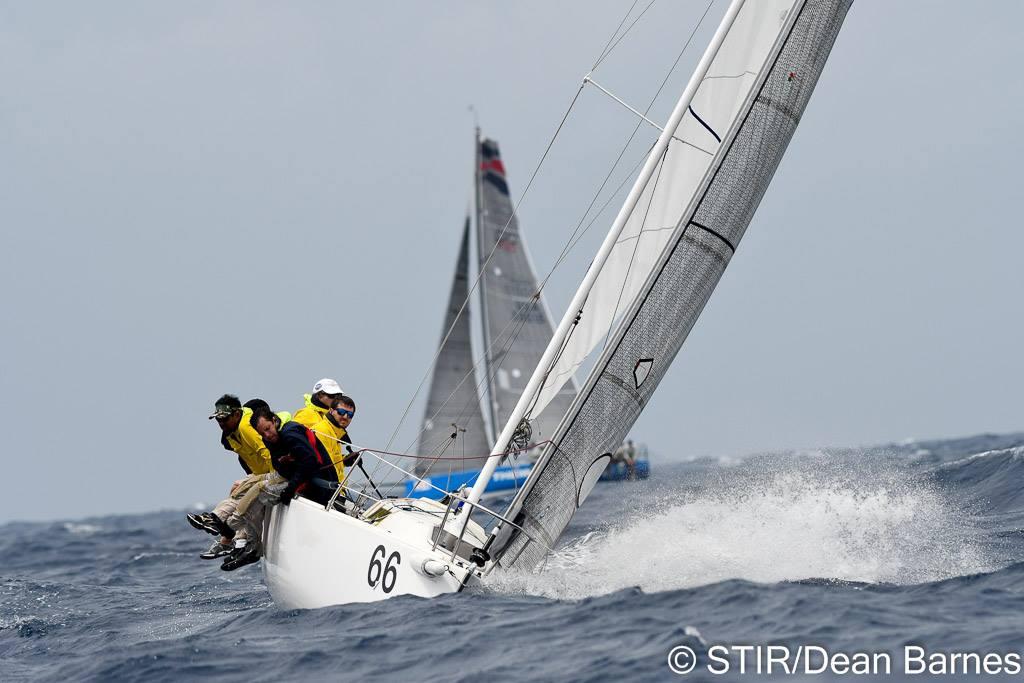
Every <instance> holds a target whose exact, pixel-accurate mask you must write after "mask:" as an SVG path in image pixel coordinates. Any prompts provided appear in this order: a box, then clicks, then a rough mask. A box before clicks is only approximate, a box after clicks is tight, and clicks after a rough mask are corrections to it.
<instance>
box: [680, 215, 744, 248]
mask: <svg viewBox="0 0 1024 683" xmlns="http://www.w3.org/2000/svg"><path fill="white" fill-rule="evenodd" d="M689 225H693V226H696V227H698V228H700V229H701V230H703V231H704V232H706V233H708V234H709V235H714V236H715V237H717V238H718V239H720V240H721V241H722V242H723V243H724V244H725V246H727V247H729V251H730V252H732V253H733V254H735V253H736V246H735V245H734V244H733V243H732V242H730V241H729V240H728V239H727V238H726V236H725V235H723V234H722V233H720V232H718V231H717V230H714V229H712V228H709V227H708V226H706V225H701V224H700V223H698V222H697V221H690V223H689ZM684 232H685V231H684Z"/></svg>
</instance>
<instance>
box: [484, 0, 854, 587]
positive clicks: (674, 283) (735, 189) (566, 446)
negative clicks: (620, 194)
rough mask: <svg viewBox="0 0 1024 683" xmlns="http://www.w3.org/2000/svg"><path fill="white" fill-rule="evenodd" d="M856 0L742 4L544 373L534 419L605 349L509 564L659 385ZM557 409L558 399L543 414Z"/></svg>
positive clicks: (536, 488) (504, 561)
mask: <svg viewBox="0 0 1024 683" xmlns="http://www.w3.org/2000/svg"><path fill="white" fill-rule="evenodd" d="M851 2H852V0H807V1H806V2H802V1H800V0H797V1H795V2H794V1H791V0H787V1H779V0H756V1H751V2H747V3H746V4H745V5H743V7H742V8H741V9H740V11H739V13H738V14H737V15H736V19H735V21H734V23H733V25H732V28H731V29H730V31H729V33H728V34H727V35H726V36H725V39H724V41H723V42H722V45H721V47H720V48H719V50H718V52H717V54H716V55H715V57H714V59H713V60H712V62H711V65H710V68H709V69H708V71H707V73H706V75H705V76H704V78H703V79H702V80H701V83H700V86H699V88H698V90H697V91H696V93H695V95H694V97H693V99H692V100H691V104H690V109H689V111H688V112H687V114H686V115H685V116H684V117H683V119H682V121H681V123H680V125H679V126H678V127H677V128H676V130H675V131H673V139H672V140H671V142H670V144H669V146H668V148H667V150H665V152H664V156H663V157H662V158H661V159H660V162H659V165H658V168H657V170H656V172H655V173H654V174H653V176H651V179H650V181H648V183H647V186H646V187H645V188H644V191H643V194H642V195H641V198H640V201H639V202H637V204H636V206H635V209H634V210H633V213H632V215H631V216H630V217H629V219H628V222H627V224H626V229H625V230H624V231H623V233H622V237H621V239H620V240H619V241H618V243H617V244H616V247H615V251H614V252H613V253H612V256H611V257H610V258H609V260H608V261H607V262H606V264H605V266H604V269H603V270H602V271H601V273H600V274H599V276H598V280H597V281H596V284H595V287H594V289H593V290H592V291H591V294H590V296H589V298H588V299H587V301H586V303H585V305H584V308H583V311H582V316H581V317H580V322H579V323H578V324H577V325H576V327H575V329H573V330H572V332H571V334H570V337H569V342H568V344H567V346H566V348H565V351H564V352H563V353H562V354H561V356H560V357H559V358H558V360H557V362H556V364H555V365H553V367H552V372H551V374H550V375H549V377H548V378H547V379H546V381H545V384H544V387H543V389H542V391H543V392H545V393H543V394H542V395H541V401H539V402H538V404H537V407H536V408H535V409H534V411H533V413H534V415H533V416H532V418H531V419H537V413H538V412H539V410H541V409H542V408H544V403H545V401H549V399H550V397H551V396H552V394H553V393H554V392H556V391H557V389H558V388H559V384H560V383H562V382H564V381H566V380H567V379H568V378H569V377H571V375H572V372H574V371H575V369H576V368H578V367H579V366H580V364H581V363H582V362H583V361H584V360H585V359H586V357H587V356H588V354H589V353H590V352H591V351H592V350H595V349H597V348H598V347H600V356H599V357H598V358H597V360H596V362H595V364H594V367H593V370H592V371H591V373H590V375H589V377H588V379H587V381H586V382H585V384H584V386H583V389H582V390H581V391H580V392H579V395H578V396H577V398H576V400H575V401H574V402H573V404H572V406H571V407H570V409H569V410H568V412H567V413H565V417H564V419H563V420H562V421H561V422H560V424H559V426H558V427H557V428H556V430H555V435H554V437H553V443H552V444H551V445H549V446H548V447H547V448H546V449H545V450H544V453H543V454H542V456H541V458H540V460H539V461H538V463H537V465H536V466H535V467H534V470H533V472H532V474H531V476H530V478H529V480H528V481H527V482H526V484H525V486H524V487H523V489H522V490H521V491H520V493H519V495H518V496H517V497H516V498H515V500H514V501H513V503H512V505H511V506H510V508H509V511H508V512H507V513H506V517H511V518H514V519H515V521H516V523H517V524H519V525H521V526H522V527H523V528H524V529H525V530H526V532H527V533H526V534H524V533H522V532H520V531H518V530H515V529H512V528H511V527H506V528H504V529H502V528H500V527H499V528H498V529H497V535H496V537H495V540H494V542H493V543H492V545H491V555H492V557H494V558H495V559H496V560H497V562H498V563H499V564H500V565H501V566H505V567H520V568H531V567H533V566H535V565H536V564H537V563H538V562H539V561H540V560H541V559H542V558H543V556H544V554H545V552H546V549H545V547H544V546H545V545H546V546H552V545H553V544H554V542H555V541H556V540H557V538H558V536H559V535H560V534H561V533H562V531H563V530H564V528H565V527H566V525H567V524H568V523H569V520H570V519H571V517H572V515H573V514H574V513H575V511H576V509H577V507H578V506H579V505H581V504H582V502H583V501H584V499H585V498H586V497H587V495H588V494H589V493H590V490H591V489H592V488H593V486H594V484H595V483H596V481H597V478H598V477H599V476H600V473H601V471H602V470H603V469H604V467H605V465H606V464H607V462H608V458H609V454H610V453H611V452H612V451H613V450H614V449H615V447H616V446H618V445H619V444H620V443H621V442H622V439H623V438H624V437H625V436H626V434H627V433H628V431H629V429H630V428H631V427H632V425H633V423H634V422H635V421H636V418H637V417H638V416H639V414H640V411H641V410H642V409H643V407H644V406H645V405H646V403H647V402H648V400H649V399H650V397H651V395H652V394H653V392H654V390H655V388H657V386H658V384H659V383H660V381H661V379H662V377H663V376H664V374H665V372H666V370H667V369H668V366H669V364H670V363H671V362H672V360H673V359H674V357H675V356H676V353H677V352H678V351H679V348H680V346H681V345H682V343H683V341H684V340H685V339H686V336H687V335H688V334H689V331H690V329H691V328H692V326H693V324H694V322H695V321H696V319H697V317H698V316H699V315H700V312H701V311H702V310H703V308H704V305H705V304H706V303H707V301H708V298H709V297H710V296H711V292H712V291H713V290H714V288H715V286H716V285H717V283H718V280H719V278H720V277H721V275H722V273H723V272H724V270H725V267H726V266H727V265H728V263H729V261H730V259H731V258H732V255H733V252H734V251H735V249H736V246H737V245H738V243H739V241H740V239H741V238H742V236H743V233H744V232H745V230H746V228H747V226H748V224H749V223H750V220H751V218H752V216H753V213H754V211H755V209H756V208H757V205H758V204H759V203H760V200H761V197H762V196H763V194H764V192H765V190H766V189H767V187H768V184H769V182H770V180H771V178H772V175H773V174H774V172H775V169H776V168H777V166H778V164H779V161H780V160H781V158H782V154H783V152H784V151H785V149H786V147H787V145H788V144H789V141H790V139H791V137H792V135H793V132H794V130H795V129H796V126H797V124H798V122H799V120H800V117H801V115H802V113H803V111H804V108H805V106H806V104H807V101H808V99H809V97H810V95H811V92H812V91H813V89H814V86H815V84H816V83H817V80H818V77H819V75H820V74H821V71H822V69H823V67H824V65H825V61H826V59H827V57H828V54H829V52H830V50H831V48H832V45H833V43H834V41H835V38H836V35H837V34H838V32H839V29H840V27H841V25H842V22H843V20H844V18H845V16H846V12H847V10H848V9H849V6H850V4H851ZM655 153H658V152H655ZM612 330H614V331H612ZM602 341H605V342H606V343H605V344H604V345H603V346H601V342H602ZM555 412H560V411H558V410H555V409H554V406H553V405H551V404H550V403H548V405H547V410H545V411H544V413H555ZM531 539H533V540H531ZM538 541H539V543H538Z"/></svg>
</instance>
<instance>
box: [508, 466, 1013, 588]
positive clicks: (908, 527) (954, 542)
mask: <svg viewBox="0 0 1024 683" xmlns="http://www.w3.org/2000/svg"><path fill="white" fill-rule="evenodd" d="M773 466H774V467H775V469H776V471H765V468H760V469H755V470H748V471H746V472H745V473H744V475H743V476H739V477H734V478H731V479H729V480H722V481H721V482H720V483H719V484H717V485H715V486H709V487H704V488H703V489H702V490H699V491H696V492H692V493H691V494H690V495H689V496H688V498H687V499H686V500H683V501H680V500H679V499H678V498H668V499H663V500H661V501H658V502H656V503H651V504H649V505H648V506H647V507H648V509H647V511H646V514H641V515H640V516H639V517H637V518H635V519H633V520H632V521H629V522H624V523H622V524H620V525H614V526H610V527H607V528H604V529H601V530H598V531H595V532H592V533H590V534H586V535H584V536H582V537H579V538H578V539H576V540H575V541H574V542H572V543H571V544H569V545H568V546H566V547H564V548H562V549H561V550H560V552H559V553H558V554H557V555H556V556H554V557H552V558H550V560H549V562H548V564H547V566H546V567H545V568H544V569H543V570H542V571H541V572H539V573H536V574H530V573H518V572H515V573H513V572H507V573H496V574H495V576H494V580H493V581H492V582H490V584H491V585H492V587H493V588H494V589H495V590H497V591H499V592H524V591H525V592H528V593H532V594H537V595H543V596H546V597H553V598H561V599H579V598H583V597H587V596H593V595H599V594H604V593H609V592H612V591H616V590H620V589H622V588H626V587H629V586H639V587H640V588H641V589H642V590H644V591H646V592H660V591H669V590H677V589H683V588H691V587H695V586H701V585H705V584H710V583H717V582H721V581H725V580H728V579H745V580H748V581H754V582H758V583H776V582H783V581H800V580H806V579H833V580H838V581H843V582H863V583H868V584H877V583H891V584H919V583H927V582H932V581H939V580H943V579H948V578H951V577H956V576H963V575H968V574H977V573H981V572H985V571H991V570H993V569H995V568H996V566H997V563H996V562H995V560H994V559H993V558H992V557H990V555H989V552H988V551H987V549H986V548H985V546H984V545H983V544H982V543H981V542H980V541H979V538H980V537H981V536H983V534H982V533H980V530H979V528H978V526H977V524H976V523H975V522H974V520H973V518H972V517H971V516H970V515H967V514H965V512H964V510H963V509H962V506H959V505H957V504H956V503H954V502H953V501H952V500H951V499H950V498H949V497H948V496H947V495H945V494H944V493H943V491H942V490H941V489H940V488H939V487H938V486H935V485H934V484H930V483H929V482H928V481H927V480H926V479H924V478H922V477H920V476H917V475H915V474H912V473H910V472H908V471H906V470H903V469H899V468H891V467H890V468H879V467H877V466H867V465H865V467H864V468H861V469H856V468H852V467H851V466H850V463H849V462H842V463H837V462H835V461H829V460H827V459H821V460H820V461H819V462H807V461H805V462H799V463H798V462H789V463H786V464H785V465H784V466H783V469H781V470H780V469H779V467H780V463H779V462H777V461H776V462H774V463H773Z"/></svg>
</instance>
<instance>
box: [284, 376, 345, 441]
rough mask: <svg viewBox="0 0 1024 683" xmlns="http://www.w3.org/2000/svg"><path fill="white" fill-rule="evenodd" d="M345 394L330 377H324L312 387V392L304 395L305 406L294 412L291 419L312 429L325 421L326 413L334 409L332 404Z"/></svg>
mask: <svg viewBox="0 0 1024 683" xmlns="http://www.w3.org/2000/svg"><path fill="white" fill-rule="evenodd" d="M344 394H345V392H344V391H342V390H341V387H340V386H338V383H337V382H335V381H334V380H333V379H331V378H330V377H324V378H323V379H321V380H319V381H318V382H317V383H316V384H314V385H313V392H312V393H310V394H305V395H304V397H303V398H305V399H306V405H305V406H304V407H302V408H300V409H299V410H297V411H295V414H294V415H293V416H292V419H293V420H295V421H296V422H298V423H299V424H302V425H305V426H306V427H309V428H310V429H312V428H313V427H314V426H316V424H317V423H318V422H320V421H321V420H324V419H326V416H327V411H329V410H330V409H331V408H333V407H334V402H335V401H337V400H338V399H339V398H341V397H342V396H343V395H344Z"/></svg>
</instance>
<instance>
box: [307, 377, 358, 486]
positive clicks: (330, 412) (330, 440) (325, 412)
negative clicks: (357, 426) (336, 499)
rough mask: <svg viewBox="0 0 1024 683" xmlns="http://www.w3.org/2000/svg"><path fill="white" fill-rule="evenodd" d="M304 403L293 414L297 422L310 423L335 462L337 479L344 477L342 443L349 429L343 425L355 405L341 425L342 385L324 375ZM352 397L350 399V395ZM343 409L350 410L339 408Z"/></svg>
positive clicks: (346, 438)
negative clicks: (340, 402)
mask: <svg viewBox="0 0 1024 683" xmlns="http://www.w3.org/2000/svg"><path fill="white" fill-rule="evenodd" d="M304 398H305V399H306V405H305V406H304V407H302V408H300V409H299V410H297V411H295V415H294V417H293V418H292V419H293V420H295V421H296V422H298V423H300V424H302V425H304V426H306V427H309V428H310V429H311V430H312V431H313V433H314V434H316V438H317V439H318V440H319V441H320V443H322V444H323V445H324V447H325V448H326V449H327V453H328V454H329V455H330V456H331V462H333V463H334V469H335V471H336V472H337V473H338V481H339V482H340V481H344V479H345V464H344V455H343V454H342V452H341V444H342V443H343V442H349V441H350V439H349V438H348V433H347V431H346V429H345V427H347V426H348V422H351V415H354V414H355V409H354V407H353V408H352V409H351V415H349V417H348V421H346V422H345V424H344V426H342V420H343V419H344V418H341V417H339V413H338V412H337V404H338V401H339V400H342V399H344V398H345V395H344V393H343V392H342V390H341V387H340V386H338V383H337V382H335V381H334V380H333V379H329V378H324V379H322V380H320V381H319V382H317V383H316V384H314V385H313V393H312V394H305V396H304ZM349 400H350V401H351V399H349ZM342 411H343V412H349V411H347V410H345V408H344V407H343V408H342Z"/></svg>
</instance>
